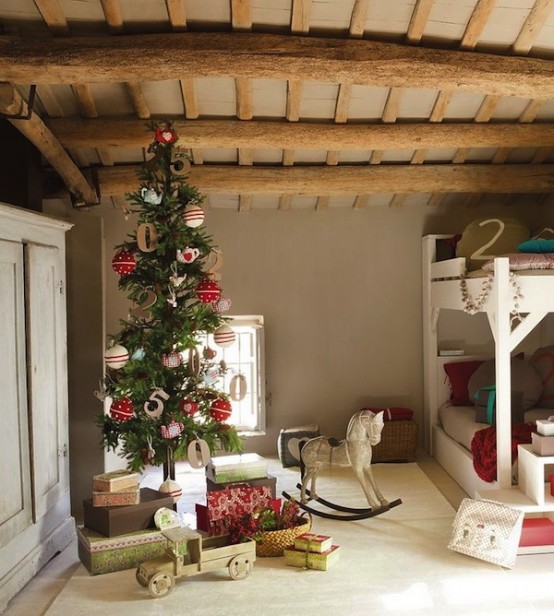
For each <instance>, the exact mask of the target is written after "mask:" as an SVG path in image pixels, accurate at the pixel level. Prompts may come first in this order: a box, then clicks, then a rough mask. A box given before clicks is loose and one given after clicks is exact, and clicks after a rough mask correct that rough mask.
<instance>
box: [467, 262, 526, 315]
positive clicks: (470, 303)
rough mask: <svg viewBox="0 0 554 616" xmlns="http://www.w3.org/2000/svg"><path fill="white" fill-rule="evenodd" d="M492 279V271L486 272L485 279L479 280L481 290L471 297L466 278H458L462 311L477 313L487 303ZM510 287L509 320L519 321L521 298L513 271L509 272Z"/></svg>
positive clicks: (517, 280) (519, 288)
mask: <svg viewBox="0 0 554 616" xmlns="http://www.w3.org/2000/svg"><path fill="white" fill-rule="evenodd" d="M493 280H494V274H493V272H488V273H487V277H486V279H485V280H483V281H482V282H481V292H480V293H479V295H478V296H477V297H476V298H473V297H472V296H471V295H470V293H469V290H468V288H467V278H463V277H462V278H460V291H461V293H462V302H463V303H464V306H463V311H464V312H466V313H467V314H477V313H478V312H481V310H483V306H484V305H485V304H486V303H487V300H488V299H489V297H490V294H491V291H492V285H493ZM510 287H511V288H512V292H513V302H514V305H513V308H512V310H511V311H510V314H511V319H510V321H512V322H513V321H521V316H520V314H519V300H520V299H522V298H523V294H522V293H521V287H520V285H519V278H518V277H517V275H516V274H515V273H514V272H510Z"/></svg>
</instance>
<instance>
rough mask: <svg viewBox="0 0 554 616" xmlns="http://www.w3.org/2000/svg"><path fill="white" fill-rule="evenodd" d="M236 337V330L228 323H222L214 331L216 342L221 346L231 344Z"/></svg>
mask: <svg viewBox="0 0 554 616" xmlns="http://www.w3.org/2000/svg"><path fill="white" fill-rule="evenodd" d="M235 339H236V335H235V332H234V331H233V329H232V328H231V327H229V326H228V325H220V326H219V327H218V328H217V329H216V330H215V332H214V342H215V343H216V344H217V345H218V346H220V347H228V346H231V345H232V344H233V343H234V342H235Z"/></svg>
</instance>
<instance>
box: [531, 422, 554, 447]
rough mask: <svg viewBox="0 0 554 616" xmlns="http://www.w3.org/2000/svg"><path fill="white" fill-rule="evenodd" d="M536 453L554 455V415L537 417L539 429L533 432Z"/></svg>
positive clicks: (532, 438) (532, 440)
mask: <svg viewBox="0 0 554 616" xmlns="http://www.w3.org/2000/svg"><path fill="white" fill-rule="evenodd" d="M531 442H532V448H533V451H534V453H536V454H537V455H539V456H554V417H552V418H550V417H549V418H548V419H537V431H536V432H533V433H532V434H531Z"/></svg>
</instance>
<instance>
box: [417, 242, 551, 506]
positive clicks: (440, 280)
mask: <svg viewBox="0 0 554 616" xmlns="http://www.w3.org/2000/svg"><path fill="white" fill-rule="evenodd" d="M449 237H451V236H450V235H430V236H426V237H424V238H423V328H424V332H423V341H424V343H423V350H424V416H425V426H424V427H425V434H426V447H427V449H428V450H429V451H430V453H431V454H432V455H433V456H434V457H435V458H436V459H437V461H438V462H439V463H440V464H441V466H443V468H444V469H445V470H446V471H447V472H448V473H449V474H450V475H451V476H452V477H453V478H454V479H455V480H456V481H457V482H458V483H459V484H460V485H461V486H462V488H463V489H464V490H465V491H466V492H467V493H468V494H469V496H471V497H476V496H483V494H484V493H485V492H486V493H487V498H492V497H493V496H492V494H491V490H494V491H495V494H496V495H498V494H500V492H499V491H501V492H503V493H504V492H505V491H507V490H508V491H511V493H512V494H513V497H514V498H515V500H516V501H518V499H519V500H521V499H520V498H519V496H520V495H518V494H516V492H514V491H513V489H512V460H511V438H512V435H511V409H510V398H511V395H510V391H511V374H510V361H511V354H512V351H513V350H514V349H515V348H516V346H517V345H518V344H520V343H521V341H522V340H523V339H524V338H525V337H526V336H527V335H528V334H529V333H530V332H531V331H532V330H533V329H534V328H535V327H536V326H537V325H538V324H539V323H540V322H541V321H542V320H543V319H544V317H545V316H546V315H547V314H548V313H549V312H554V270H551V273H550V274H547V273H546V272H545V271H539V272H537V271H530V272H518V273H517V274H516V276H517V286H518V288H519V290H520V297H518V298H517V300H515V299H514V287H513V285H512V282H513V280H514V279H513V277H512V278H511V276H510V270H509V260H508V258H506V257H498V258H495V259H494V273H493V277H492V287H491V290H490V293H489V294H488V296H487V299H486V300H485V301H484V302H483V303H482V306H480V311H481V312H484V313H486V315H487V318H488V322H489V325H490V328H491V331H492V334H493V338H494V357H495V359H496V362H495V364H496V417H497V421H496V441H497V480H496V482H493V483H487V482H485V481H483V480H481V479H480V478H479V477H478V475H477V474H476V472H475V470H474V468H473V458H472V455H471V452H470V451H468V450H467V449H466V448H464V447H463V446H461V445H459V444H458V443H457V442H455V441H454V440H453V439H452V438H450V437H449V436H448V435H447V434H446V433H445V432H444V430H443V429H442V427H441V426H440V421H439V408H440V406H441V404H443V403H444V402H445V401H447V400H448V397H449V389H448V385H447V384H446V383H445V372H444V364H445V363H446V362H453V361H467V360H470V359H475V358H476V357H475V356H468V355H464V356H460V357H440V356H439V351H438V342H439V341H438V336H437V323H438V318H439V313H440V311H441V309H453V310H464V308H466V304H465V303H464V301H463V298H462V293H461V289H460V280H461V279H462V278H464V279H465V282H466V284H467V290H468V292H469V295H470V296H471V297H472V298H477V297H478V296H479V295H480V294H481V293H482V289H483V282H484V280H485V279H483V278H465V276H466V267H465V264H466V260H465V258H454V259H449V260H446V261H437V258H436V255H437V240H440V239H447V238H449ZM516 301H517V303H518V307H517V310H518V313H519V314H520V315H521V316H522V319H521V321H520V322H519V324H517V325H516V326H515V327H513V328H512V319H511V313H512V311H513V310H514V305H515V302H516ZM479 359H486V358H483V357H479ZM553 414H554V412H553ZM516 491H517V488H516ZM523 499H524V500H525V499H526V497H525V496H523ZM496 500H504V501H505V500H506V499H501V498H497V499H496ZM512 500H513V499H512ZM527 500H528V499H527ZM553 509H554V504H553Z"/></svg>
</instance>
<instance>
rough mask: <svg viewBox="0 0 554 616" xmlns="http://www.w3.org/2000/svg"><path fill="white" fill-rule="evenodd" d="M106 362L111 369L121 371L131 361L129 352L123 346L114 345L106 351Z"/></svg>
mask: <svg viewBox="0 0 554 616" xmlns="http://www.w3.org/2000/svg"><path fill="white" fill-rule="evenodd" d="M104 361H105V362H106V365H107V366H108V367H109V368H113V369H114V370H119V369H120V368H123V366H124V365H125V364H126V363H127V362H128V361H129V351H128V350H127V349H126V348H125V347H124V346H122V345H121V344H114V345H113V346H112V347H110V348H109V349H106V352H105V353H104Z"/></svg>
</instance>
